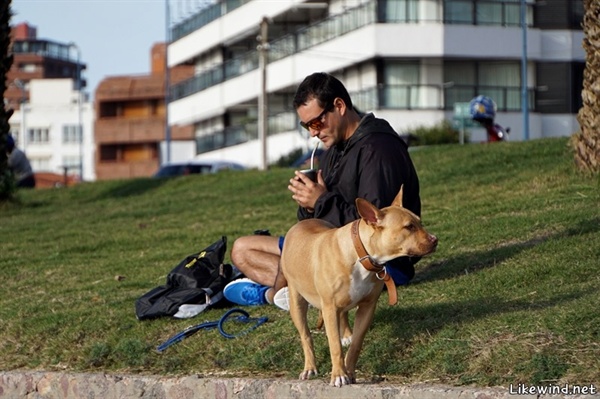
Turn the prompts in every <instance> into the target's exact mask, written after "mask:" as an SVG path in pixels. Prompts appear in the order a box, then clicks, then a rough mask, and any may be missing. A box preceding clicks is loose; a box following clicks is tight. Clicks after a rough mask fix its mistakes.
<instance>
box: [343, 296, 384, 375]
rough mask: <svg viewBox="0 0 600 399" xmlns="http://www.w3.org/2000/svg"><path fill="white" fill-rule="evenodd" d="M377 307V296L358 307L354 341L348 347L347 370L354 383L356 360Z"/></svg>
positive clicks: (355, 318) (353, 335)
mask: <svg viewBox="0 0 600 399" xmlns="http://www.w3.org/2000/svg"><path fill="white" fill-rule="evenodd" d="M376 307H377V298H375V300H374V301H371V302H366V303H365V302H363V303H361V304H359V305H358V309H357V310H356V316H355V317H354V333H353V334H352V343H351V344H350V347H349V348H348V353H346V370H347V371H348V376H349V377H350V380H351V381H352V383H355V382H356V375H355V372H356V362H357V361H358V355H359V354H360V351H361V349H362V346H363V342H364V340H365V335H366V334H367V330H368V329H369V326H370V325H371V323H372V322H373V316H374V315H375V308H376Z"/></svg>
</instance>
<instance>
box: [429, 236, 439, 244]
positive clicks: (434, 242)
mask: <svg viewBox="0 0 600 399" xmlns="http://www.w3.org/2000/svg"><path fill="white" fill-rule="evenodd" d="M429 242H430V243H431V244H432V245H433V246H437V243H438V239H437V237H436V236H434V235H433V234H429Z"/></svg>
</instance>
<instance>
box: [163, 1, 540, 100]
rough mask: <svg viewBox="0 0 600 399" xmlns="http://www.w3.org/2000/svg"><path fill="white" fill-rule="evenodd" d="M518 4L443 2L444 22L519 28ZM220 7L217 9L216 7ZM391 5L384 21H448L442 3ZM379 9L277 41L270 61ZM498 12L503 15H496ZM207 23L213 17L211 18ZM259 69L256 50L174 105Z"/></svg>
mask: <svg viewBox="0 0 600 399" xmlns="http://www.w3.org/2000/svg"><path fill="white" fill-rule="evenodd" d="M248 1H249V0H235V1H234V0H230V2H231V3H232V4H229V2H226V3H227V6H226V7H228V8H227V9H228V10H229V11H230V10H231V7H233V6H236V7H237V6H240V5H242V4H244V3H246V2H248ZM517 1H518V0H505V1H501V2H498V1H481V2H478V1H475V0H448V1H446V2H444V3H443V4H444V5H445V15H444V17H443V22H444V23H448V24H473V25H476V24H486V25H501V26H507V25H515V24H518V21H519V20H518V19H516V20H515V18H516V17H518V15H515V13H514V12H515V10H516V8H515V7H517V6H518V3H517ZM421 3H423V4H426V5H427V6H426V7H425V6H424V7H422V8H423V10H425V11H422V13H421V14H419V10H420V8H419V7H416V5H418V4H421ZM217 5H218V4H217ZM217 5H215V7H216V6H217ZM387 5H388V7H387V9H386V10H385V12H383V16H382V19H383V22H393V23H414V22H418V21H431V20H437V21H439V20H440V18H442V17H439V16H437V15H438V11H435V10H436V7H437V9H438V10H439V7H441V2H440V0H421V1H420V2H419V3H416V2H415V0H397V1H394V2H388V3H387ZM377 7H378V2H377V1H370V2H367V3H363V4H361V5H359V6H357V7H354V8H351V9H348V10H346V11H345V12H343V13H340V14H335V15H332V16H330V17H328V18H326V19H324V20H322V21H319V22H317V23H315V24H312V25H310V26H307V27H304V28H301V29H299V30H297V31H296V32H294V33H291V34H288V35H285V36H282V37H280V38H278V39H275V40H273V41H271V42H269V53H268V57H269V59H268V61H269V62H275V61H277V60H280V59H282V58H285V57H288V56H291V55H294V54H296V53H298V52H301V51H306V50H308V49H310V48H311V47H314V46H317V45H319V44H322V43H324V42H327V41H329V40H333V39H336V38H338V37H340V36H342V35H344V34H347V33H349V32H352V31H354V30H356V29H358V28H361V27H364V26H367V25H371V24H374V23H377V22H378V17H377V12H378V11H377ZM465 7H466V8H465ZM463 8H465V9H468V10H470V11H469V14H468V15H467V16H465V15H464V14H462V13H460V12H458V11H460V10H462V9H463ZM531 9H532V6H531V5H528V6H527V10H528V11H527V15H528V17H527V18H528V21H529V22H528V23H531V22H530V21H531V20H532V11H531ZM453 10H454V11H453ZM456 10H458V11H456ZM495 11H499V12H500V11H501V12H500V13H499V14H498V15H496V13H495ZM206 13H207V15H208V14H210V11H209V10H208V9H207V11H206ZM215 13H216V11H215ZM211 15H212V14H211ZM215 15H216V14H215ZM221 15H222V13H221ZM488 16H489V18H488ZM204 18H208V17H207V16H205V17H204ZM216 18H218V17H216ZM490 18H491V19H490ZM196 29H198V28H196ZM257 68H258V52H257V51H256V50H251V51H249V52H247V53H245V54H243V55H241V56H239V57H236V58H233V59H230V60H228V61H225V62H224V63H222V64H220V65H217V66H214V67H212V68H210V69H207V70H205V71H202V72H200V73H199V74H198V75H196V76H194V77H192V78H190V79H188V80H185V81H183V82H181V83H179V84H176V85H173V87H172V88H171V101H176V100H179V99H181V98H184V97H187V96H190V95H192V94H194V93H197V92H199V91H202V90H205V89H207V88H209V87H212V86H215V85H218V84H221V83H223V82H225V81H227V80H229V79H232V78H234V77H236V76H240V75H242V74H245V73H248V72H250V71H253V70H255V69H257Z"/></svg>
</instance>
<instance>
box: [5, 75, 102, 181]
mask: <svg viewBox="0 0 600 399" xmlns="http://www.w3.org/2000/svg"><path fill="white" fill-rule="evenodd" d="M74 83H75V82H74V80H73V79H32V80H31V81H30V82H29V83H28V88H27V90H28V91H29V93H30V99H29V102H27V103H25V104H22V105H21V109H20V110H16V111H15V113H14V114H13V116H12V117H11V118H10V121H9V122H10V125H11V133H12V135H13V136H14V137H15V139H16V142H17V146H18V147H19V148H21V149H22V150H23V151H25V153H26V154H27V157H28V158H29V161H30V162H31V166H32V168H33V171H34V173H38V172H51V173H56V174H59V175H63V174H64V173H65V170H66V172H67V174H69V175H72V176H76V177H79V178H80V177H81V172H83V180H84V181H93V180H95V179H96V174H95V172H94V152H95V145H94V134H93V126H94V107H93V104H92V103H91V102H89V100H88V99H87V98H86V97H85V94H84V93H83V92H81V91H79V90H76V89H75V87H76V86H75V84H74Z"/></svg>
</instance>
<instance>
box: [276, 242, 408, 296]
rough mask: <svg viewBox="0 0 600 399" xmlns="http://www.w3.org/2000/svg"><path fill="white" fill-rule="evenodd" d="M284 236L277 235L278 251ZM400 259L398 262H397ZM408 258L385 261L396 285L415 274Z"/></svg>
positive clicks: (280, 249)
mask: <svg viewBox="0 0 600 399" xmlns="http://www.w3.org/2000/svg"><path fill="white" fill-rule="evenodd" d="M284 239H285V237H284V236H280V237H279V252H281V251H283V241H284ZM399 260H401V261H400V262H398V261H399ZM410 263H412V262H410V260H409V258H398V259H394V260H393V261H390V262H388V263H386V265H385V266H386V268H387V272H388V273H389V275H390V277H391V278H392V280H394V283H396V285H407V284H408V283H410V280H412V278H413V276H414V275H415V269H414V266H413V265H412V264H410Z"/></svg>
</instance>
